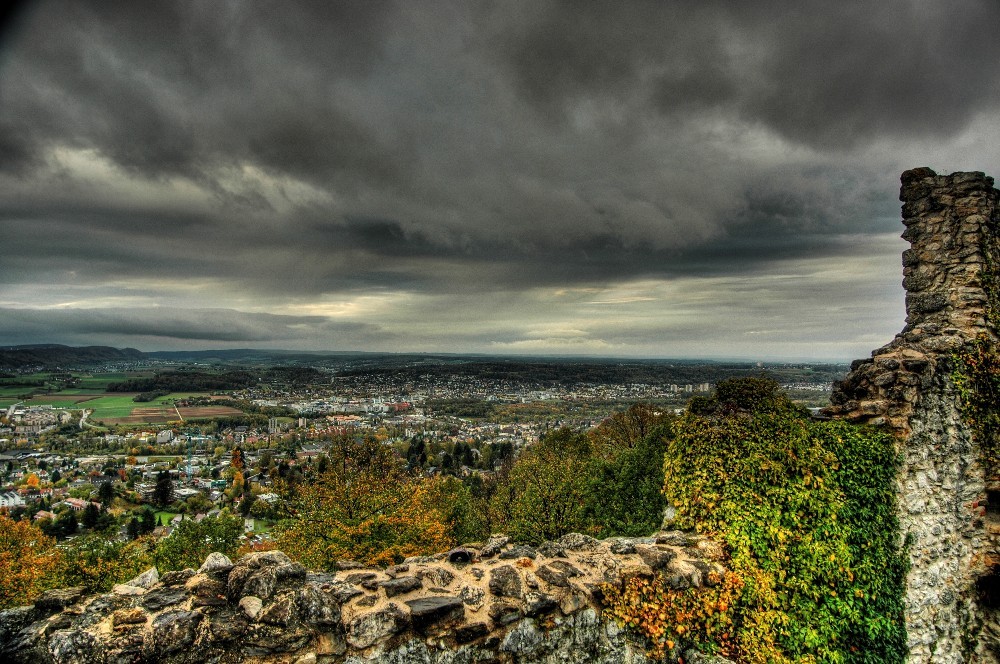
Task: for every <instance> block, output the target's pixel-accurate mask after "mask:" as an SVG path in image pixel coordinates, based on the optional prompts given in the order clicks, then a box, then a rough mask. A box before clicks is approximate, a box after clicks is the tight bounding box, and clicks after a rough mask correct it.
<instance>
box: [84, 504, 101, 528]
mask: <svg viewBox="0 0 1000 664" xmlns="http://www.w3.org/2000/svg"><path fill="white" fill-rule="evenodd" d="M100 518H101V511H100V510H99V509H97V505H95V504H94V503H87V507H86V508H84V510H83V518H81V519H80V523H82V524H83V527H84V528H87V529H92V528H93V527H94V526H96V525H97V521H98V519H100Z"/></svg>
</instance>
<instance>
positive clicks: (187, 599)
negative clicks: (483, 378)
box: [0, 532, 725, 664]
mask: <svg viewBox="0 0 1000 664" xmlns="http://www.w3.org/2000/svg"><path fill="white" fill-rule="evenodd" d="M720 556H721V550H720V549H719V548H718V547H717V546H716V545H713V544H712V543H711V542H710V541H708V540H705V539H701V538H697V537H691V536H688V535H685V534H683V533H679V532H669V533H660V534H659V535H658V536H656V537H648V538H631V539H629V538H613V539H608V540H603V541H598V540H595V539H593V538H590V537H586V536H583V535H567V536H565V537H563V538H561V539H560V540H558V541H556V542H548V543H546V544H544V545H542V546H540V547H538V548H531V547H527V546H518V545H513V544H510V543H509V542H508V541H507V538H504V537H500V538H494V539H491V541H490V542H487V543H486V544H485V545H484V546H482V547H479V548H465V549H461V550H456V551H452V552H449V553H443V554H440V555H437V556H429V557H421V558H412V559H409V560H407V561H406V562H405V563H404V564H403V565H396V566H394V567H390V568H388V569H378V568H370V569H369V568H364V567H363V566H361V565H357V564H350V563H345V564H344V565H343V569H341V570H340V571H338V572H336V573H335V574H327V573H312V572H307V571H306V570H305V569H304V568H303V567H302V566H301V565H298V564H296V563H293V562H292V561H291V560H289V559H288V557H287V556H285V555H284V554H283V553H281V552H280V551H269V552H265V553H253V554H249V555H247V556H244V557H243V558H241V559H240V560H239V561H237V563H236V564H235V565H233V564H232V563H231V562H230V560H229V559H228V558H226V557H225V556H223V555H222V554H218V553H213V554H211V555H210V556H209V557H208V559H207V560H206V561H205V564H204V565H202V567H201V568H200V569H198V570H184V571H180V572H167V573H166V574H164V575H163V576H162V577H160V576H159V575H158V574H157V572H156V570H155V569H153V570H150V571H149V572H147V573H146V574H144V575H142V576H140V577H137V578H136V579H134V580H132V581H131V582H129V583H128V584H122V585H119V586H116V587H115V588H114V589H113V590H112V592H109V593H106V594H100V595H90V596H88V595H86V594H85V593H84V592H83V591H82V590H81V589H79V588H77V589H73V588H68V589H62V590H55V591H51V592H49V593H46V594H45V595H43V596H42V597H41V598H40V599H39V600H38V601H37V602H36V603H35V604H34V605H33V606H28V607H20V608H15V609H10V610H7V611H2V612H0V661H3V662H8V661H9V662H20V663H25V664H28V663H31V664H37V663H46V662H52V663H59V664H63V663H67V664H68V663H70V662H72V663H74V664H90V663H94V664H96V663H98V662H101V663H104V662H107V663H108V664H118V663H121V664H125V663H126V662H137V661H141V662H169V663H181V662H184V663H191V664H194V663H198V664H201V663H203V662H220V663H228V662H285V663H289V664H291V663H293V662H294V663H296V664H311V663H315V662H338V663H340V662H345V663H348V664H363V663H366V662H368V663H371V662H378V663H379V664H417V663H419V664H473V663H476V662H481V663H483V664H487V663H489V664H514V663H518V662H521V663H527V662H537V663H539V664H543V663H551V664H556V663H559V664H592V663H593V664H621V663H624V664H644V663H645V662H647V658H646V656H645V651H644V649H643V647H642V646H641V645H639V644H637V643H636V642H635V641H634V640H633V637H630V636H629V635H628V634H626V633H625V632H624V631H623V630H622V629H620V628H619V627H618V626H617V624H615V622H614V621H610V620H604V619H603V618H602V617H601V599H602V597H603V595H602V591H601V585H602V584H604V583H610V584H613V585H620V584H622V583H624V582H625V581H626V580H627V579H629V578H632V577H635V576H643V577H652V576H653V575H654V574H656V573H660V574H663V575H664V577H665V578H666V579H667V582H668V583H669V584H670V585H671V586H672V587H675V588H688V587H698V586H702V585H711V584H713V583H715V582H716V581H717V580H720V579H721V578H722V576H723V574H724V572H725V569H724V568H723V567H722V566H721V564H720V563H719V558H720ZM685 661H687V662H690V663H692V664H695V663H697V662H705V663H706V664H709V663H710V662H713V661H716V662H723V661H724V660H721V659H718V658H705V657H703V656H701V655H698V654H697V653H694V652H693V651H692V652H691V653H690V654H688V655H686V656H685Z"/></svg>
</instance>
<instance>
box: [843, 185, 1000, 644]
mask: <svg viewBox="0 0 1000 664" xmlns="http://www.w3.org/2000/svg"><path fill="white" fill-rule="evenodd" d="M998 196H1000V192H998V191H997V190H996V189H994V188H993V179H992V178H990V177H986V176H985V175H984V174H982V173H954V174H952V175H937V174H936V173H934V171H932V170H930V169H929V168H918V169H914V170H910V171H907V172H905V173H903V176H902V188H901V190H900V200H902V201H903V223H904V225H905V226H906V230H905V231H904V232H903V238H904V239H906V240H908V241H909V242H910V244H911V247H910V249H907V250H906V251H905V252H904V253H903V286H904V288H905V289H906V312H907V317H906V326H905V328H904V329H903V331H902V332H900V333H899V334H898V335H897V336H896V338H895V339H894V340H893V341H892V342H891V343H890V344H888V345H887V346H884V347H883V348H879V349H877V350H875V351H873V352H872V357H871V358H870V359H867V360H858V361H856V362H855V363H854V364H852V366H851V373H850V374H849V375H848V376H847V378H846V379H845V380H844V381H842V382H841V383H839V384H838V385H837V386H836V387H835V390H834V394H833V397H832V403H833V405H832V406H831V407H830V408H829V409H827V411H826V412H827V414H830V415H833V416H835V417H843V418H846V419H849V420H851V421H855V422H870V423H874V424H882V425H885V426H888V427H890V428H891V429H892V430H893V431H895V432H896V434H897V435H898V439H899V447H900V452H901V453H902V454H903V459H904V460H903V466H902V471H901V474H900V477H899V480H898V494H897V495H898V512H899V516H900V525H901V530H902V533H903V534H904V536H905V538H906V539H905V541H906V543H907V544H908V550H909V557H910V563H911V569H910V572H909V574H908V576H907V595H906V628H907V634H908V638H909V647H910V661H911V662H915V663H919V662H966V661H972V660H973V659H975V660H976V661H997V660H996V656H995V655H993V654H991V652H992V651H993V650H995V648H996V642H995V639H994V638H993V637H992V636H990V633H992V630H990V629H987V630H984V629H983V623H984V619H986V620H987V622H991V621H992V618H991V617H990V616H989V615H988V614H989V613H990V610H989V608H988V607H987V606H985V605H986V604H988V603H989V602H985V603H984V602H983V601H982V597H981V596H980V593H979V592H978V591H977V583H978V582H979V581H980V579H981V578H982V577H983V576H984V575H986V574H988V573H990V570H988V569H987V566H986V561H987V557H986V556H987V554H988V553H989V552H990V551H991V550H993V549H995V547H996V544H995V543H994V542H992V541H991V538H990V537H988V527H987V525H988V524H987V521H988V519H986V518H984V509H983V505H984V504H985V498H986V489H987V485H986V480H987V478H986V476H985V471H984V468H983V465H982V463H981V456H980V450H979V448H978V444H977V442H976V440H975V438H974V437H973V432H972V431H971V430H970V428H969V427H968V426H967V425H966V424H965V422H964V420H963V417H962V413H961V403H960V401H959V397H958V394H957V392H956V390H955V387H954V385H953V383H952V380H951V374H952V371H953V370H954V368H955V367H954V354H955V352H956V351H958V350H959V349H960V348H962V347H963V346H964V345H966V344H968V343H969V342H970V341H972V340H974V339H976V338H977V337H978V336H979V335H988V336H991V337H993V338H995V335H996V330H995V329H994V326H993V322H992V319H991V316H990V313H991V310H993V311H996V310H997V309H996V307H997V306H998V305H1000V303H998V302H992V301H991V298H990V295H989V290H990V288H989V282H990V278H991V270H992V267H991V266H992V265H993V257H994V256H1000V254H998V253H997V243H998V237H997V234H998V231H1000V226H998V224H1000V218H998Z"/></svg>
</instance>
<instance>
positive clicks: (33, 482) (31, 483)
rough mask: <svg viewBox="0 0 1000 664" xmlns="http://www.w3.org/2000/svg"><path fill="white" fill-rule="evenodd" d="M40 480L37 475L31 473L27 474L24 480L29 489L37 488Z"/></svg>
mask: <svg viewBox="0 0 1000 664" xmlns="http://www.w3.org/2000/svg"><path fill="white" fill-rule="evenodd" d="M41 483H42V482H41V480H39V479H38V475H36V474H35V473H31V474H29V475H28V479H27V480H25V484H26V485H27V487H28V488H29V489H37V488H38V487H39V486H40V485H41Z"/></svg>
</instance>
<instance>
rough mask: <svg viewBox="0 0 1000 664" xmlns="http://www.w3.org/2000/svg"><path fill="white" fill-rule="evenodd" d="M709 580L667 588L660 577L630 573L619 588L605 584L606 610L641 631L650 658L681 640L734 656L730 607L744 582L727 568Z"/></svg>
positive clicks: (734, 648)
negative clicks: (699, 584) (700, 584)
mask: <svg viewBox="0 0 1000 664" xmlns="http://www.w3.org/2000/svg"><path fill="white" fill-rule="evenodd" d="M713 581H716V584H715V585H714V586H713V587H707V588H689V589H686V590H672V589H670V588H668V587H667V586H666V584H665V583H664V582H663V579H662V578H659V577H657V578H655V579H646V578H641V577H632V578H631V579H629V580H628V582H627V583H625V584H624V587H622V588H616V587H614V586H611V585H609V584H605V585H604V586H603V590H604V593H605V599H606V607H607V608H606V609H605V611H606V612H607V613H608V615H610V616H612V617H614V618H615V619H616V620H617V621H618V622H619V623H620V624H622V625H626V626H628V627H631V628H632V629H634V630H636V631H637V632H639V633H640V634H642V635H643V636H645V637H646V638H647V639H648V642H649V645H650V650H649V655H650V656H651V657H652V658H653V659H657V660H659V659H664V658H665V657H666V656H667V655H668V654H670V653H671V651H673V650H674V648H675V647H677V646H678V645H680V644H687V645H692V644H695V643H697V644H699V645H700V646H701V647H706V646H707V647H709V648H710V649H712V650H714V651H715V652H717V653H718V654H720V655H727V656H733V655H735V654H737V646H736V642H735V638H734V636H735V629H734V620H736V619H737V616H735V615H734V613H733V608H732V607H733V604H734V603H735V602H736V600H738V599H739V597H740V593H741V592H742V590H743V585H744V582H743V580H742V579H741V578H740V577H739V576H737V575H736V574H733V573H731V572H729V573H727V574H726V575H725V577H724V578H722V579H718V578H716V579H713ZM676 654H677V653H676V652H674V653H673V655H676Z"/></svg>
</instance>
